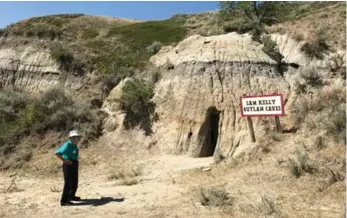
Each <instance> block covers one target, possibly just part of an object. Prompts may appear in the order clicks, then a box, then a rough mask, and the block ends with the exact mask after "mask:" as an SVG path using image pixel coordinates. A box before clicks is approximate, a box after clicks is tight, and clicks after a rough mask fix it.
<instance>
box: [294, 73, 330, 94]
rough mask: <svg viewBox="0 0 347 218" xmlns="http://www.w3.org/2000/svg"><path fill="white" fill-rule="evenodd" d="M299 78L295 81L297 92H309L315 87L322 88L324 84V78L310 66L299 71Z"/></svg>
mask: <svg viewBox="0 0 347 218" xmlns="http://www.w3.org/2000/svg"><path fill="white" fill-rule="evenodd" d="M298 75H299V78H298V79H297V80H296V81H295V84H294V91H295V92H296V93H297V94H307V93H308V92H309V90H311V89H313V88H321V87H323V85H324V82H323V78H322V76H321V75H319V73H318V72H317V70H316V69H314V68H308V69H304V70H301V71H300V72H299V74H298Z"/></svg>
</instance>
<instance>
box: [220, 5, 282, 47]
mask: <svg viewBox="0 0 347 218" xmlns="http://www.w3.org/2000/svg"><path fill="white" fill-rule="evenodd" d="M286 4H288V3H286V2H273V1H271V2H268V1H266V2H256V1H252V2H237V1H223V2H220V8H221V15H222V17H224V18H230V17H238V18H240V17H242V18H244V19H245V24H244V25H246V26H248V27H249V29H251V30H252V31H251V32H252V35H253V37H254V38H253V39H254V40H257V41H260V35H261V34H262V33H264V32H265V33H266V30H265V25H272V24H274V23H276V22H278V21H279V20H280V18H281V17H282V16H283V15H282V13H284V12H285V10H284V8H285V7H286Z"/></svg>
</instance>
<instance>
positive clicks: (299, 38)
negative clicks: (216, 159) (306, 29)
mask: <svg viewBox="0 0 347 218" xmlns="http://www.w3.org/2000/svg"><path fill="white" fill-rule="evenodd" d="M293 38H294V39H295V40H296V41H298V42H301V41H302V40H304V35H303V34H302V33H295V35H294V36H293Z"/></svg>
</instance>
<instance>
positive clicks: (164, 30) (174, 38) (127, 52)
mask: <svg viewBox="0 0 347 218" xmlns="http://www.w3.org/2000/svg"><path fill="white" fill-rule="evenodd" d="M186 34H187V30H186V29H185V28H184V27H183V22H180V21H177V20H173V19H169V20H163V21H148V22H143V23H135V24H130V25H123V26H116V27H113V28H111V29H110V30H109V32H108V35H107V36H108V37H119V38H120V41H121V42H122V48H121V49H117V50H116V51H115V52H112V53H111V54H107V55H104V56H103V57H100V59H99V60H100V61H101V63H102V64H101V65H106V66H107V65H111V64H112V63H115V64H116V65H117V66H127V67H135V68H140V69H143V67H144V66H145V65H146V63H147V62H148V59H149V57H150V55H151V54H150V53H149V52H148V51H147V49H146V48H147V47H148V46H150V45H151V44H152V43H153V42H154V41H158V42H160V43H161V44H163V45H171V44H175V43H178V42H179V41H181V40H183V39H184V38H185V36H186ZM106 72H108V73H110V72H109V71H107V70H106Z"/></svg>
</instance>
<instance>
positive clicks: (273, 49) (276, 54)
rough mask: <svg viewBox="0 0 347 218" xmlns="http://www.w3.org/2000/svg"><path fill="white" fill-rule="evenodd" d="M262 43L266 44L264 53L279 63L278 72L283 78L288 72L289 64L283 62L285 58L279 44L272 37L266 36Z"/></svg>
mask: <svg viewBox="0 0 347 218" xmlns="http://www.w3.org/2000/svg"><path fill="white" fill-rule="evenodd" d="M262 41H263V43H264V46H263V51H264V52H265V53H266V54H267V55H269V57H270V58H271V59H273V60H274V61H276V62H277V71H278V72H279V73H280V74H281V75H282V76H283V73H284V72H285V71H286V70H287V64H285V63H284V62H283V58H284V57H283V55H282V54H281V53H280V51H279V48H278V45H277V43H276V42H275V41H273V40H272V39H271V37H270V36H264V37H263V38H262Z"/></svg>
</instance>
